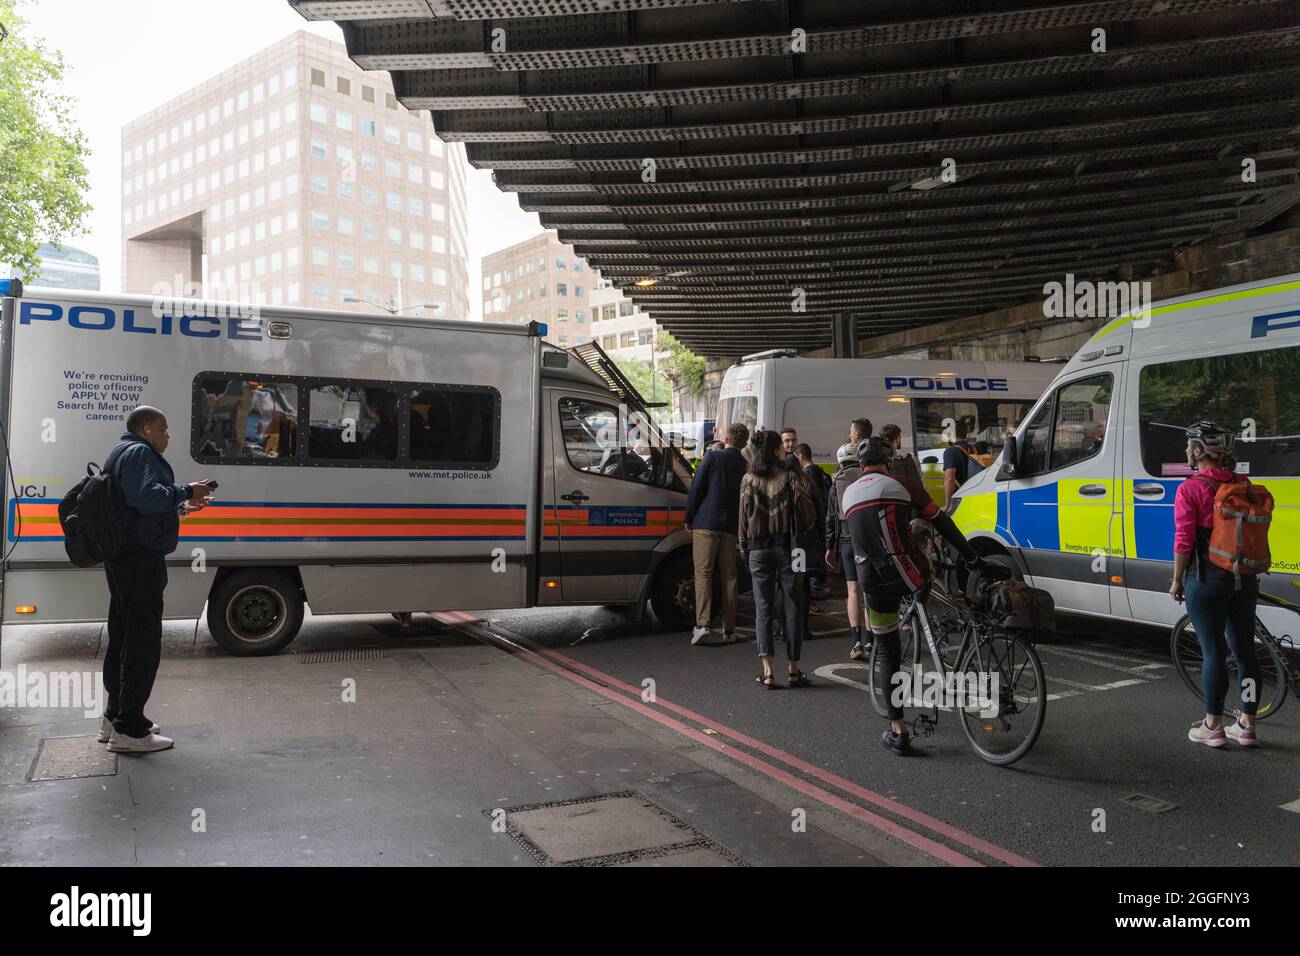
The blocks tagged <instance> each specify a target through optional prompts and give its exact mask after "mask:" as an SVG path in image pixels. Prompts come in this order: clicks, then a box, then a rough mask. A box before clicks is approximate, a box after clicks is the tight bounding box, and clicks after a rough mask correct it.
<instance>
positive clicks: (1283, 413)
mask: <svg viewBox="0 0 1300 956" xmlns="http://www.w3.org/2000/svg"><path fill="white" fill-rule="evenodd" d="M1297 382H1300V349H1297V348H1294V347H1291V348H1280V349H1265V350H1262V351H1257V352H1238V353H1237V354H1235V355H1206V356H1201V357H1198V358H1193V359H1184V360H1182V361H1178V362H1163V363H1160V364H1158V365H1148V366H1146V367H1145V368H1143V369H1142V371H1141V373H1140V374H1139V375H1138V423H1139V424H1138V432H1139V435H1140V439H1139V440H1140V442H1141V446H1142V467H1143V468H1144V469H1145V470H1146V472H1147V474H1149V475H1152V476H1155V477H1163V478H1168V477H1170V476H1177V475H1186V474H1188V468H1187V458H1186V454H1187V439H1186V438H1185V437H1184V434H1183V429H1184V428H1186V427H1187V426H1188V425H1190V424H1192V423H1193V422H1198V421H1203V420H1209V421H1215V422H1218V423H1219V424H1221V425H1224V426H1226V427H1229V428H1232V429H1234V430H1237V431H1238V439H1237V442H1236V445H1235V447H1234V448H1233V450H1232V454H1233V456H1234V457H1235V458H1236V459H1237V460H1238V461H1239V462H1245V463H1247V466H1248V467H1249V469H1250V470H1249V472H1248V473H1249V474H1251V475H1272V476H1277V477H1286V478H1300V437H1298V436H1300V389H1297V388H1296V387H1295V384H1296V383H1297Z"/></svg>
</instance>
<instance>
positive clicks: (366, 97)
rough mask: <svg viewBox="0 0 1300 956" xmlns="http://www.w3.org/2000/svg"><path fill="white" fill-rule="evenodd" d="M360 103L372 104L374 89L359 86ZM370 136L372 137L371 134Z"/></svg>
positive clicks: (363, 85)
mask: <svg viewBox="0 0 1300 956" xmlns="http://www.w3.org/2000/svg"><path fill="white" fill-rule="evenodd" d="M361 101H362V102H363V103H373V102H374V101H375V88H374V87H373V86H366V85H365V84H364V83H363V84H362V85H361ZM370 135H372V136H373V135H374V133H371V134H370Z"/></svg>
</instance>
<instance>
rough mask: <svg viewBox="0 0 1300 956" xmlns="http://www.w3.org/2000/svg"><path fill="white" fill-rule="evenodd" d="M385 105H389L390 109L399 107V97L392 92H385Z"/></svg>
mask: <svg viewBox="0 0 1300 956" xmlns="http://www.w3.org/2000/svg"><path fill="white" fill-rule="evenodd" d="M384 105H385V106H387V107H388V108H389V109H390V110H395V109H397V97H396V96H394V95H393V94H392V93H385V94H384Z"/></svg>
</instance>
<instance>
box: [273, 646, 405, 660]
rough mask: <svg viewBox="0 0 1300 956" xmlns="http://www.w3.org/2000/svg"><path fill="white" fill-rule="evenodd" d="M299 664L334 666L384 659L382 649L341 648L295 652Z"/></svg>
mask: <svg viewBox="0 0 1300 956" xmlns="http://www.w3.org/2000/svg"><path fill="white" fill-rule="evenodd" d="M293 655H294V657H296V658H297V659H298V663H299V664H332V663H334V662H335V661H370V660H374V659H375V658H378V657H384V656H385V654H384V649H383V648H382V647H340V648H337V649H335V650H332V651H294V652H293Z"/></svg>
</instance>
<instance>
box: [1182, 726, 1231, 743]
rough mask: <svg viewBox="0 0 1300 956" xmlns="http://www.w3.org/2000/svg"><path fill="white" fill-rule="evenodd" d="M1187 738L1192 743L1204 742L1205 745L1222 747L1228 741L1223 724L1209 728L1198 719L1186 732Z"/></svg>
mask: <svg viewBox="0 0 1300 956" xmlns="http://www.w3.org/2000/svg"><path fill="white" fill-rule="evenodd" d="M1187 739H1188V740H1190V741H1191V742H1192V743H1194V744H1205V746H1207V747H1216V748H1217V747H1223V746H1225V745H1226V744H1227V743H1228V735H1227V734H1225V733H1224V732H1223V724H1222V722H1220V724H1219V726H1217V727H1215V728H1214V729H1213V730H1211V729H1210V728H1209V727H1206V726H1205V721H1204V720H1198V721H1197V722H1196V723H1195V724H1194V725H1193V726H1192V729H1191V730H1189V731H1188V732H1187Z"/></svg>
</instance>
